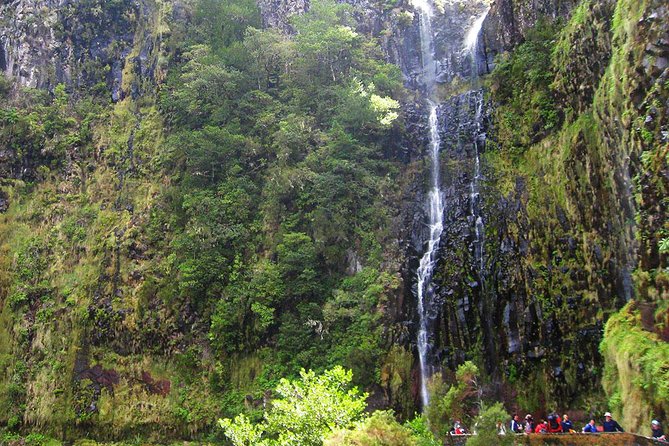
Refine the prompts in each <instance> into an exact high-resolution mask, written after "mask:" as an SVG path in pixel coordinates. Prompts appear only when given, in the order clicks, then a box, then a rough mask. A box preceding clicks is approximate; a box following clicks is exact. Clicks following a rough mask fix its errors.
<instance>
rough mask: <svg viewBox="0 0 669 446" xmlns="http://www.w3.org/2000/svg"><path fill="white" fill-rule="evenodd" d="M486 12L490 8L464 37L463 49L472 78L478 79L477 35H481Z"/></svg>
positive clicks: (486, 15)
mask: <svg viewBox="0 0 669 446" xmlns="http://www.w3.org/2000/svg"><path fill="white" fill-rule="evenodd" d="M488 12H490V7H487V8H486V9H485V11H484V12H483V14H481V15H480V16H479V17H478V18H477V19H476V21H475V22H474V24H473V25H472V27H471V28H469V31H467V35H466V36H465V41H464V49H465V52H466V53H467V55H468V56H469V57H470V60H471V65H472V78H473V79H475V80H476V79H478V73H479V64H478V51H479V35H480V34H481V29H482V28H483V22H484V21H485V18H486V17H488Z"/></svg>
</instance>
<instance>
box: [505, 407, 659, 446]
mask: <svg viewBox="0 0 669 446" xmlns="http://www.w3.org/2000/svg"><path fill="white" fill-rule="evenodd" d="M510 431H511V432H513V433H516V434H522V433H526V434H531V433H535V434H539V433H552V434H555V433H575V432H576V430H574V424H573V423H572V421H571V420H570V419H569V416H568V415H567V414H564V415H563V416H562V418H560V416H559V415H558V414H556V413H552V414H550V415H548V417H547V419H546V420H543V419H542V420H540V421H539V422H538V423H535V421H534V419H533V418H532V415H530V414H527V415H525V420H524V421H521V420H520V417H519V416H518V414H514V416H513V419H512V420H511V425H510ZM581 432H583V433H598V432H625V430H624V429H623V428H622V426H620V424H618V422H617V421H616V420H614V419H613V417H612V416H611V413H610V412H606V413H605V414H604V422H603V423H602V425H601V427H600V426H597V423H595V420H594V419H591V420H590V422H589V423H588V424H586V425H585V426H584V427H583V429H581ZM651 432H652V434H651V435H652V437H653V438H654V439H656V440H661V441H667V437H666V436H665V434H664V431H663V430H662V427H661V426H660V422H659V421H657V420H653V421H652V423H651ZM502 433H506V432H505V429H503V427H502V429H500V434H502Z"/></svg>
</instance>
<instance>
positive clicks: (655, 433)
mask: <svg viewBox="0 0 669 446" xmlns="http://www.w3.org/2000/svg"><path fill="white" fill-rule="evenodd" d="M650 430H651V432H652V434H651V437H653V438H654V439H656V440H660V441H667V437H666V436H665V435H664V431H663V430H662V427H660V422H659V421H657V420H653V422H652V423H651V426H650Z"/></svg>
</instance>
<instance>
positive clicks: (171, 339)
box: [0, 0, 404, 438]
mask: <svg viewBox="0 0 669 446" xmlns="http://www.w3.org/2000/svg"><path fill="white" fill-rule="evenodd" d="M131 6H132V5H130V4H129V2H124V1H119V2H95V5H94V9H95V11H96V12H95V13H94V15H95V17H93V18H91V17H88V15H86V14H79V13H78V12H77V11H71V15H70V16H68V17H69V18H68V20H70V21H71V22H72V23H73V26H75V25H76V26H79V25H81V29H85V32H83V33H82V34H81V35H78V36H76V42H75V44H76V45H78V46H77V48H79V47H82V48H85V47H87V45H89V44H91V42H90V41H91V39H94V35H92V34H90V33H89V32H88V28H87V26H88V25H90V23H88V22H86V21H87V20H88V21H89V22H91V23H97V21H102V22H104V23H107V22H110V23H112V25H113V24H115V23H116V22H118V24H119V25H118V26H121V27H122V29H121V31H123V30H125V29H126V28H125V27H126V26H127V25H128V23H127V20H138V21H137V22H136V23H135V25H136V27H137V29H136V39H135V41H134V45H135V46H133V47H132V48H127V51H126V50H124V49H123V48H124V45H130V44H129V43H128V42H127V41H125V40H124V41H123V42H118V48H117V49H118V51H119V52H120V51H125V52H124V54H127V55H128V56H127V60H126V65H125V67H124V69H123V80H122V83H121V85H120V86H119V87H120V88H121V90H122V91H121V93H122V94H121V96H120V97H121V98H123V99H122V100H119V101H118V102H116V103H111V102H110V101H109V99H108V97H106V96H104V95H103V94H102V93H101V92H103V91H105V88H103V87H105V82H106V81H107V80H109V78H107V77H106V76H107V73H108V72H109V67H107V64H108V63H110V62H109V59H107V58H100V59H99V60H98V62H99V66H97V65H95V63H96V61H95V60H88V59H86V61H85V63H86V64H90V65H91V66H88V67H87V68H86V70H87V76H88V77H90V79H89V78H88V77H87V78H86V79H87V82H89V81H90V85H91V86H92V87H91V88H90V89H77V90H76V95H74V94H71V93H72V92H70V91H69V90H68V89H67V88H65V87H64V86H58V87H56V88H55V89H53V91H50V92H49V91H41V90H25V91H21V92H18V93H17V94H13V93H12V94H10V92H12V86H11V83H10V82H7V81H5V80H4V78H3V81H2V85H0V123H1V125H0V144H2V146H3V147H4V148H7V149H8V150H10V151H11V157H10V158H9V159H10V160H11V163H9V164H3V165H2V166H3V169H5V170H6V171H3V172H2V175H3V178H6V179H4V180H3V183H2V185H1V186H0V187H2V191H1V195H0V198H4V197H8V198H9V200H10V203H11V207H10V209H9V210H8V212H7V213H6V214H2V215H1V216H0V218H1V221H0V225H1V227H2V235H1V243H0V247H1V248H0V249H1V256H0V263H1V264H2V268H1V269H0V271H1V272H0V293H1V294H2V296H1V297H2V298H3V301H4V302H5V305H4V306H3V312H2V314H1V315H0V359H1V361H0V369H1V371H2V373H3V374H4V376H5V377H6V379H5V380H3V384H2V385H0V407H3V408H5V409H6V410H5V411H4V413H3V414H2V415H0V420H2V421H3V422H4V423H6V424H8V426H9V427H10V428H11V429H20V428H21V426H22V425H23V424H27V425H36V424H37V425H41V426H47V428H45V432H49V433H52V434H54V435H58V436H63V437H74V438H76V437H78V436H79V435H80V432H82V431H86V432H89V434H90V435H93V436H95V437H97V438H127V437H129V436H132V435H147V436H148V435H149V434H145V433H146V432H152V434H150V435H154V436H155V438H164V437H166V436H167V437H180V436H183V437H193V436H194V435H197V434H200V433H206V432H207V431H209V430H210V429H211V427H212V425H213V424H214V420H215V419H216V417H218V416H226V415H228V416H229V415H232V414H235V413H238V412H239V411H240V410H242V409H243V408H246V409H247V410H248V412H249V414H250V416H251V417H255V416H257V405H258V403H257V401H259V399H260V398H261V397H262V396H263V394H264V392H265V391H266V390H269V389H272V388H274V387H275V386H276V385H277V384H278V383H279V379H280V378H281V377H283V376H288V377H293V376H296V375H297V373H298V372H299V370H300V369H301V368H312V369H316V370H322V369H325V368H327V367H332V366H334V365H336V364H342V365H344V366H346V367H348V368H351V369H353V370H354V372H355V376H356V382H357V383H358V384H361V385H365V386H371V385H372V384H375V383H378V382H379V380H380V375H381V368H382V366H383V364H384V361H385V348H384V344H383V343H384V342H385V341H384V337H383V336H381V334H382V331H383V324H382V322H383V321H382V317H383V313H382V311H381V310H382V308H383V307H384V306H385V305H387V303H388V301H389V300H390V299H391V298H392V296H393V295H394V294H396V293H397V290H398V288H399V286H400V282H399V278H398V277H397V276H396V274H395V271H396V269H395V268H389V267H388V265H389V263H387V260H389V257H390V258H392V257H394V256H396V254H394V253H392V252H389V251H388V250H387V249H386V250H384V249H383V248H382V246H385V245H388V242H387V241H388V240H389V239H390V238H391V237H393V236H394V233H393V229H392V224H393V223H392V219H393V217H394V216H395V215H396V214H397V210H395V209H393V207H392V204H393V203H394V202H396V200H395V196H396V194H398V193H400V191H399V190H397V189H396V188H395V185H396V183H397V181H398V177H399V173H400V172H399V161H397V160H396V159H395V153H396V151H397V150H398V149H399V140H398V137H397V136H398V134H399V133H400V132H401V126H402V117H401V116H400V115H399V103H398V100H399V99H402V97H403V95H404V90H403V87H402V80H401V75H400V72H399V69H398V68H397V67H396V66H393V65H390V64H388V63H386V62H385V61H384V55H383V53H382V51H381V50H380V47H379V45H378V41H377V40H376V38H374V37H373V36H369V35H366V36H364V38H363V35H362V34H360V33H359V32H358V31H357V27H358V23H357V21H356V20H357V19H356V11H355V9H354V8H353V7H352V6H349V5H344V4H336V3H335V2H331V1H323V2H314V3H313V5H312V7H311V8H310V10H309V12H308V13H306V14H304V15H302V16H300V17H296V18H295V19H294V23H293V24H292V26H293V27H294V29H295V30H296V33H295V34H292V35H288V34H284V33H280V32H278V31H277V30H273V29H267V30H263V29H260V15H259V12H258V9H257V6H256V4H255V2H253V1H249V0H245V1H234V2H219V1H210V0H201V1H196V2H193V3H192V5H190V6H188V7H187V9H186V13H185V15H186V17H187V18H188V19H187V20H186V21H184V22H181V21H179V20H176V21H172V14H173V12H175V11H176V9H174V10H173V8H172V5H171V4H169V2H168V3H164V2H158V3H156V4H155V5H153V4H152V5H150V6H147V9H146V10H144V11H143V12H142V13H141V14H143V15H141V17H142V19H141V20H139V19H137V18H132V17H134V14H139V12H137V11H135V10H134V9H128V8H130V7H131ZM174 8H176V7H174ZM124 11H125V12H124ZM119 14H120V15H124V18H123V20H121V19H120V18H119V19H118V20H117V19H114V17H116V16H117V15H119ZM138 17H139V16H138ZM78 18H79V19H80V20H81V21H82V22H86V23H81V24H80V23H78V22H77V20H78ZM112 25H109V24H108V28H109V27H111V26H112ZM116 31H118V30H116V29H111V28H110V29H108V30H107V31H106V34H110V35H113V33H114V32H116ZM63 32H65V31H63ZM106 34H105V35H106ZM72 38H73V39H74V37H72ZM124 39H127V36H126V35H124ZM147 42H148V44H147ZM147 45H148V46H147ZM112 49H113V48H112V47H110V48H109V51H112ZM119 57H120V56H119ZM151 61H155V64H156V65H155V71H153V73H154V78H153V81H152V80H151V79H150V78H149V77H148V76H147V74H146V70H145V68H146V67H147V66H149V67H150V66H151V65H150V64H151ZM142 64H144V65H142ZM151 82H156V83H159V88H156V87H157V85H151ZM154 91H155V92H157V93H153V92H154ZM138 92H140V93H141V94H138ZM116 99H119V98H116ZM384 262H386V264H385V266H384ZM61 334H62V335H61ZM94 366H99V367H100V368H101V370H102V371H103V372H102V375H97V372H95V373H96V374H89V372H88V370H90V369H92V368H93V367H94ZM96 370H97V369H96ZM109 380H111V382H112V383H111V384H109ZM138 401H139V402H141V403H138Z"/></svg>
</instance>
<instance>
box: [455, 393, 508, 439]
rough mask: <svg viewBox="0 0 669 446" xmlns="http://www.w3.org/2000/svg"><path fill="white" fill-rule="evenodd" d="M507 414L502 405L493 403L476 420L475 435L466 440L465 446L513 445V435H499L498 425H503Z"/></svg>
mask: <svg viewBox="0 0 669 446" xmlns="http://www.w3.org/2000/svg"><path fill="white" fill-rule="evenodd" d="M508 419H509V414H508V413H507V412H506V410H505V409H504V406H503V405H502V403H499V402H498V403H495V404H493V405H492V406H490V407H486V408H484V409H483V410H482V411H481V414H480V415H479V416H478V417H477V419H476V425H475V430H476V435H473V436H471V437H469V438H468V439H467V446H488V445H491V444H494V445H499V446H508V445H512V444H513V443H514V441H513V435H499V434H498V432H499V425H500V423H501V424H502V425H504V423H506V420H508Z"/></svg>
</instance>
